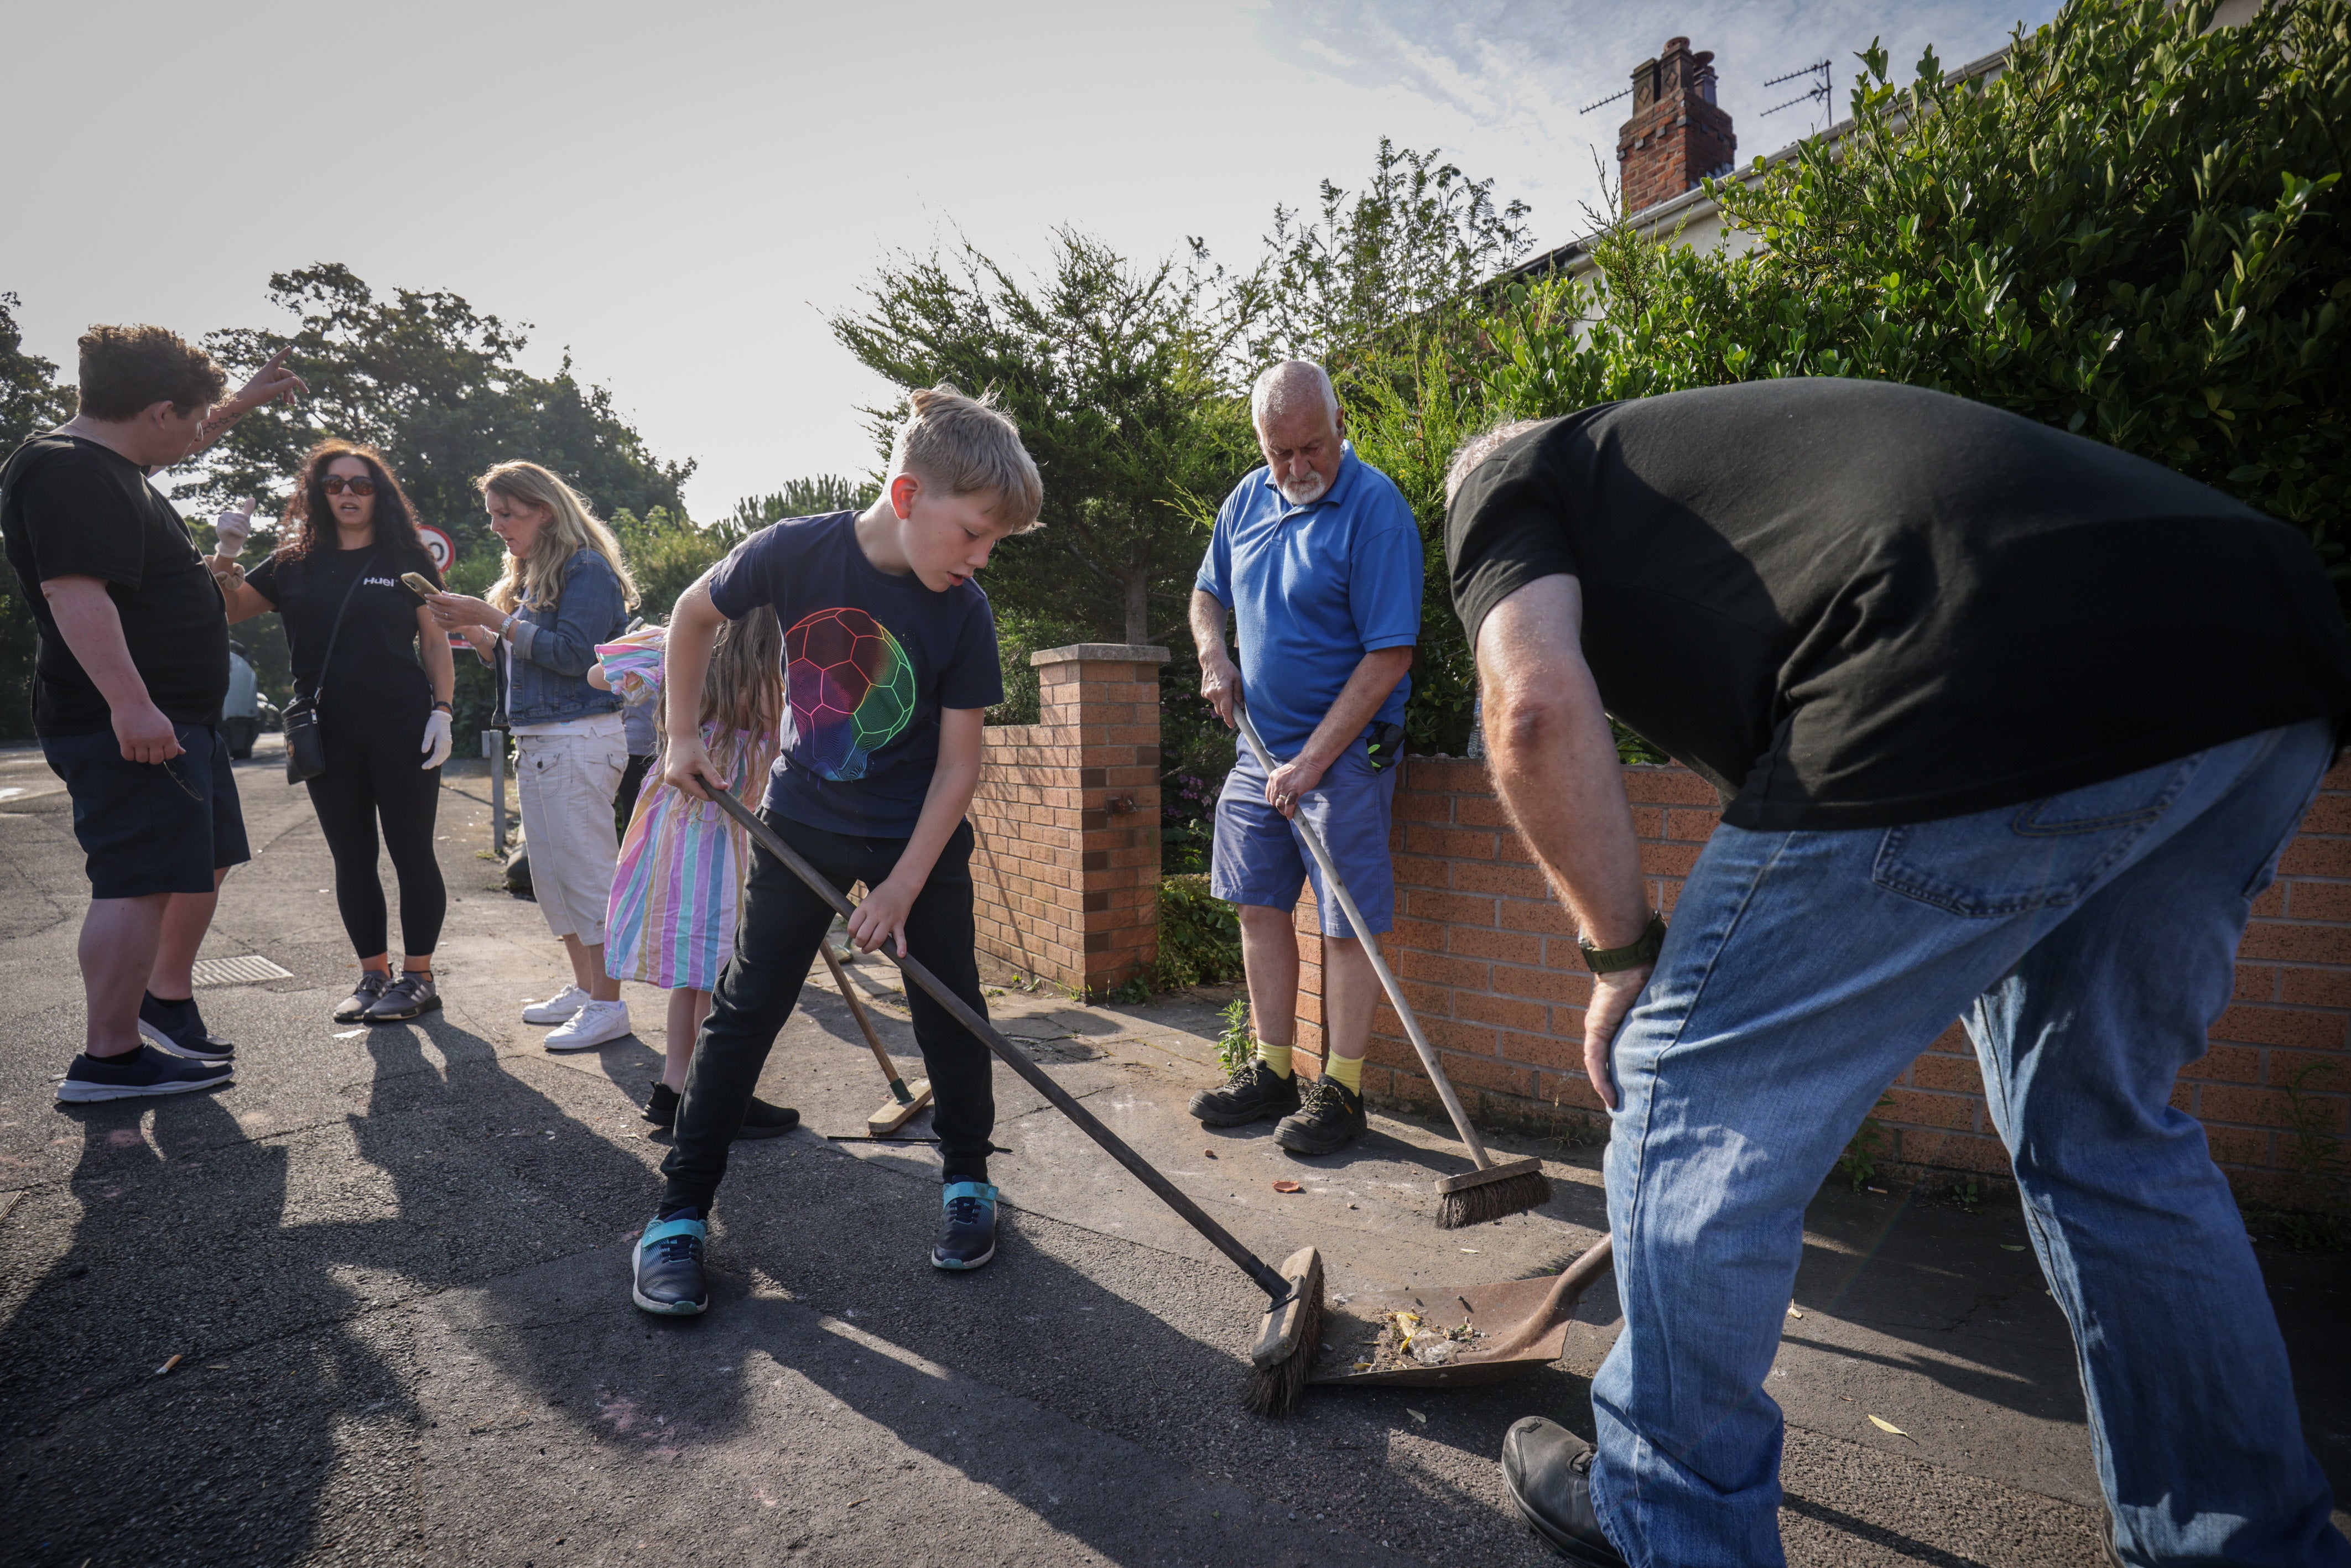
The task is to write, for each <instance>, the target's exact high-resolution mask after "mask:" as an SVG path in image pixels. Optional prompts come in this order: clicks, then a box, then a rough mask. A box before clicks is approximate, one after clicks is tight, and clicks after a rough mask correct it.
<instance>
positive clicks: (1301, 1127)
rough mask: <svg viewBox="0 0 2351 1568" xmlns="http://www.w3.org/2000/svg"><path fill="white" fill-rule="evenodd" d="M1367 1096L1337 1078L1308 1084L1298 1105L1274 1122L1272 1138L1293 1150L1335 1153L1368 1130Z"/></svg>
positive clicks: (1296, 1152)
mask: <svg viewBox="0 0 2351 1568" xmlns="http://www.w3.org/2000/svg"><path fill="white" fill-rule="evenodd" d="M1371 1124H1372V1119H1371V1117H1370V1116H1369V1115H1368V1114H1367V1113H1365V1112H1364V1097H1363V1096H1362V1095H1360V1094H1358V1093H1355V1092H1353V1090H1351V1089H1349V1088H1348V1087H1347V1086H1346V1085H1345V1084H1343V1083H1341V1082H1337V1081H1336V1080H1335V1079H1330V1078H1318V1079H1316V1080H1315V1081H1314V1082H1311V1083H1310V1084H1308V1085H1307V1086H1306V1093H1305V1095H1304V1096H1303V1098H1302V1099H1301V1101H1300V1103H1299V1106H1298V1109H1297V1110H1295V1111H1293V1112H1291V1113H1290V1114H1289V1115H1287V1116H1284V1117H1283V1118H1282V1119H1281V1120H1280V1122H1277V1123H1276V1124H1274V1128H1273V1141H1274V1142H1275V1143H1277V1144H1280V1145H1281V1146H1282V1147H1283V1148H1285V1149H1288V1150H1290V1152H1291V1153H1293V1154H1301V1155H1335V1154H1337V1153H1338V1152H1339V1151H1340V1150H1341V1149H1343V1148H1345V1147H1346V1146H1347V1145H1349V1144H1352V1143H1353V1142H1354V1141H1355V1140H1356V1139H1357V1138H1360V1137H1362V1136H1363V1135H1364V1133H1365V1132H1366V1131H1368V1130H1369V1129H1370V1127H1371Z"/></svg>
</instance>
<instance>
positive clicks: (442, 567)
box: [416, 523, 457, 577]
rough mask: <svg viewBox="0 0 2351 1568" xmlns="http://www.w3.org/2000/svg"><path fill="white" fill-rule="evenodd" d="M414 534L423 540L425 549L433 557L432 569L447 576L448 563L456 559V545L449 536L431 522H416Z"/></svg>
mask: <svg viewBox="0 0 2351 1568" xmlns="http://www.w3.org/2000/svg"><path fill="white" fill-rule="evenodd" d="M416 536H417V538H421V539H423V541H424V548H425V549H426V550H427V551H428V552H429V553H430V554H431V555H432V557H433V570H435V571H437V572H439V573H441V574H442V575H443V576H444V577H445V576H447V575H448V572H449V563H450V562H451V561H453V560H455V559H457V547H456V546H455V544H453V543H451V542H450V539H449V536H448V535H447V534H444V533H443V532H442V531H441V530H440V529H439V528H434V526H433V525H432V524H431V523H419V524H417V525H416Z"/></svg>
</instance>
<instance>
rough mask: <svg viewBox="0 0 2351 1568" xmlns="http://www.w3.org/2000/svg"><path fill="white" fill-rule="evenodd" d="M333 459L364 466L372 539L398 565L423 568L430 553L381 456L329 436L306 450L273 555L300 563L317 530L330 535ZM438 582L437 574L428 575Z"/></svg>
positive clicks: (413, 512)
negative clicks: (416, 563)
mask: <svg viewBox="0 0 2351 1568" xmlns="http://www.w3.org/2000/svg"><path fill="white" fill-rule="evenodd" d="M338 457H356V458H358V459H359V460H360V462H362V463H364V464H366V465H367V470H368V477H369V478H371V479H373V480H374V481H375V538H376V543H378V544H380V545H388V546H390V547H391V549H392V553H393V554H394V555H395V556H397V557H399V558H400V559H402V560H413V559H422V560H423V561H424V562H425V563H426V564H427V565H428V566H429V565H431V563H432V560H433V552H432V551H430V550H428V549H425V548H424V541H423V539H422V538H419V537H418V536H417V532H416V508H415V507H412V506H410V505H409V504H408V493H407V492H406V491H405V490H402V488H401V487H400V481H399V480H397V479H395V478H393V477H392V466H391V465H390V464H388V463H386V462H385V461H384V458H383V454H382V453H381V452H378V451H377V450H376V449H375V448H374V447H372V446H367V445H363V444H360V443H359V442H356V441H342V440H338V439H335V438H332V437H329V439H327V440H325V441H321V442H320V443H319V444H318V445H316V446H313V447H312V448H310V454H309V455H308V456H307V457H305V458H303V459H302V472H301V474H300V476H298V477H297V478H296V480H295V482H294V498H293V499H292V500H290V501H288V502H287V504H286V517H285V521H284V522H283V523H282V524H280V525H279V528H278V530H277V537H278V545H277V550H276V552H275V553H276V555H277V559H279V560H300V559H302V558H303V557H305V556H307V555H308V554H309V553H310V547H311V545H312V544H313V543H314V542H315V541H316V540H317V538H319V532H320V530H321V528H324V529H325V530H326V531H327V532H329V533H332V532H333V531H334V510H333V508H332V507H329V506H328V505H327V485H326V479H327V465H329V464H330V463H332V462H334V461H335V459H336V458H338ZM432 575H433V577H434V579H435V580H438V579H439V577H440V575H441V574H440V573H439V572H438V571H434V572H433V573H432Z"/></svg>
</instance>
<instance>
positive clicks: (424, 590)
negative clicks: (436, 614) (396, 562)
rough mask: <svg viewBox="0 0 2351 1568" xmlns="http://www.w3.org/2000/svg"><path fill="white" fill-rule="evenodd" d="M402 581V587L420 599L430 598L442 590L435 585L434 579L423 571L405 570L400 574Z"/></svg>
mask: <svg viewBox="0 0 2351 1568" xmlns="http://www.w3.org/2000/svg"><path fill="white" fill-rule="evenodd" d="M400 581H401V586H402V587H403V588H405V589H407V590H408V591H409V592H411V593H413V594H414V595H416V597H417V598H419V599H429V598H431V597H432V596H433V595H434V594H436V593H438V592H440V590H439V589H437V588H435V587H434V586H433V580H432V579H431V578H429V577H427V576H425V575H424V574H423V572H421V571H403V572H402V573H401V574H400Z"/></svg>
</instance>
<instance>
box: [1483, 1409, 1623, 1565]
mask: <svg viewBox="0 0 2351 1568" xmlns="http://www.w3.org/2000/svg"><path fill="white" fill-rule="evenodd" d="M1502 1490H1504V1491H1507V1492H1509V1493H1510V1500H1511V1501H1512V1502H1514V1503H1516V1504H1518V1507H1519V1512H1520V1515H1521V1516H1522V1517H1524V1519H1525V1520H1526V1521H1527V1522H1528V1523H1529V1524H1531V1525H1532V1526H1533V1527H1534V1531H1535V1533H1536V1534H1537V1535H1540V1536H1541V1537H1542V1538H1543V1539H1544V1540H1545V1541H1548V1542H1551V1545H1552V1550H1553V1551H1555V1552H1558V1553H1559V1554H1560V1555H1561V1556H1562V1557H1564V1558H1566V1559H1567V1560H1568V1561H1569V1562H1571V1563H1582V1564H1583V1568H1625V1558H1624V1555H1623V1553H1621V1552H1618V1551H1617V1550H1616V1548H1615V1547H1614V1546H1612V1545H1610V1544H1609V1542H1608V1537H1607V1534H1606V1533H1605V1532H1604V1531H1602V1530H1601V1528H1600V1516H1599V1514H1598V1513H1597V1512H1596V1511H1593V1506H1592V1445H1591V1444H1589V1443H1587V1442H1585V1441H1584V1440H1583V1438H1581V1437H1577V1436H1576V1435H1575V1434H1574V1433H1573V1432H1571V1431H1569V1430H1568V1429H1567V1428H1566V1427H1562V1426H1561V1425H1560V1424H1559V1423H1558V1422H1556V1421H1546V1420H1544V1419H1543V1418H1542V1417H1541V1416H1527V1417H1526V1418H1525V1419H1524V1420H1522V1421H1520V1423H1519V1424H1518V1425H1517V1426H1515V1427H1511V1428H1510V1435H1509V1436H1507V1437H1504V1438H1503V1439H1502Z"/></svg>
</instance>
